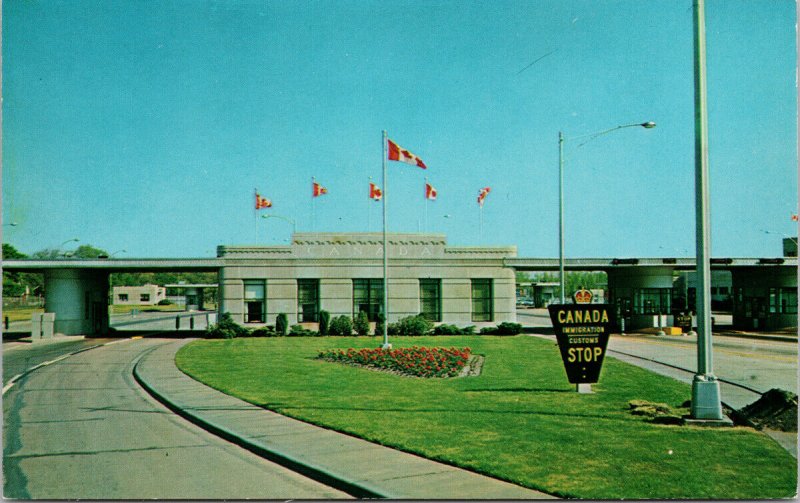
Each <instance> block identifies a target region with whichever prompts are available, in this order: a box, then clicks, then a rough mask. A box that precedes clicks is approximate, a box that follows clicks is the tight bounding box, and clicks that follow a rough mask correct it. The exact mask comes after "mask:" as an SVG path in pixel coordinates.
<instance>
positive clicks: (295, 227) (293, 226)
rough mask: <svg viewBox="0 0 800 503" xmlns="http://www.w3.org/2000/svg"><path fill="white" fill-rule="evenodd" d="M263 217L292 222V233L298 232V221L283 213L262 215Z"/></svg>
mask: <svg viewBox="0 0 800 503" xmlns="http://www.w3.org/2000/svg"><path fill="white" fill-rule="evenodd" d="M261 218H279V219H281V220H283V221H284V222H288V223H290V224H292V234H297V222H295V221H294V220H292V219H291V218H287V217H283V216H281V215H261Z"/></svg>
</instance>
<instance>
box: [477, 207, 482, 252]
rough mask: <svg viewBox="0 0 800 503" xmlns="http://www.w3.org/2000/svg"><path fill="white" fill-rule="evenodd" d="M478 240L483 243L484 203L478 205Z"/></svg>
mask: <svg viewBox="0 0 800 503" xmlns="http://www.w3.org/2000/svg"><path fill="white" fill-rule="evenodd" d="M478 242H479V243H481V244H483V203H481V204H479V205H478Z"/></svg>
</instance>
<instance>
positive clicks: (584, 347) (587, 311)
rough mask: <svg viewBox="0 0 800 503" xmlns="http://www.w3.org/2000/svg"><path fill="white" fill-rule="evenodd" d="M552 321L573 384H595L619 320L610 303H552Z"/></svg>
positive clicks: (568, 375) (565, 366)
mask: <svg viewBox="0 0 800 503" xmlns="http://www.w3.org/2000/svg"><path fill="white" fill-rule="evenodd" d="M548 309H549V311H550V320H551V321H552V322H553V328H555V332H556V340H557V341H558V349H559V350H560V352H561V359H562V360H563V361H564V369H565V370H566V371H567V379H569V382H571V383H573V384H590V383H596V382H597V381H598V379H599V377H600V369H601V368H602V366H603V358H604V357H605V353H606V346H607V345H608V335H609V331H610V329H611V327H613V326H615V323H616V319H615V317H614V310H613V309H612V306H611V304H551V305H550V306H549V307H548Z"/></svg>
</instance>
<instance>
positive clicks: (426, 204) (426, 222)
mask: <svg viewBox="0 0 800 503" xmlns="http://www.w3.org/2000/svg"><path fill="white" fill-rule="evenodd" d="M424 230H425V232H428V177H427V176H426V177H425V229H424Z"/></svg>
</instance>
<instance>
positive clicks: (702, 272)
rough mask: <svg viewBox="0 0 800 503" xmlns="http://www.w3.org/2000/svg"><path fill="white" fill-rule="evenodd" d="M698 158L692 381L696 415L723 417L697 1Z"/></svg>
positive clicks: (700, 2)
mask: <svg viewBox="0 0 800 503" xmlns="http://www.w3.org/2000/svg"><path fill="white" fill-rule="evenodd" d="M693 7H694V138H695V140H694V152H695V153H694V159H695V213H696V216H695V218H696V236H697V237H696V241H697V261H696V262H697V374H695V376H694V380H693V381H692V410H691V412H692V417H693V418H694V419H712V420H720V419H722V406H721V403H720V394H719V382H718V381H717V378H716V377H715V376H714V373H713V368H712V346H711V296H710V290H709V286H710V285H711V261H710V250H711V239H710V232H709V220H710V215H709V197H708V194H709V190H708V116H707V108H706V34H705V24H706V21H705V3H704V0H694V2H693Z"/></svg>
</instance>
